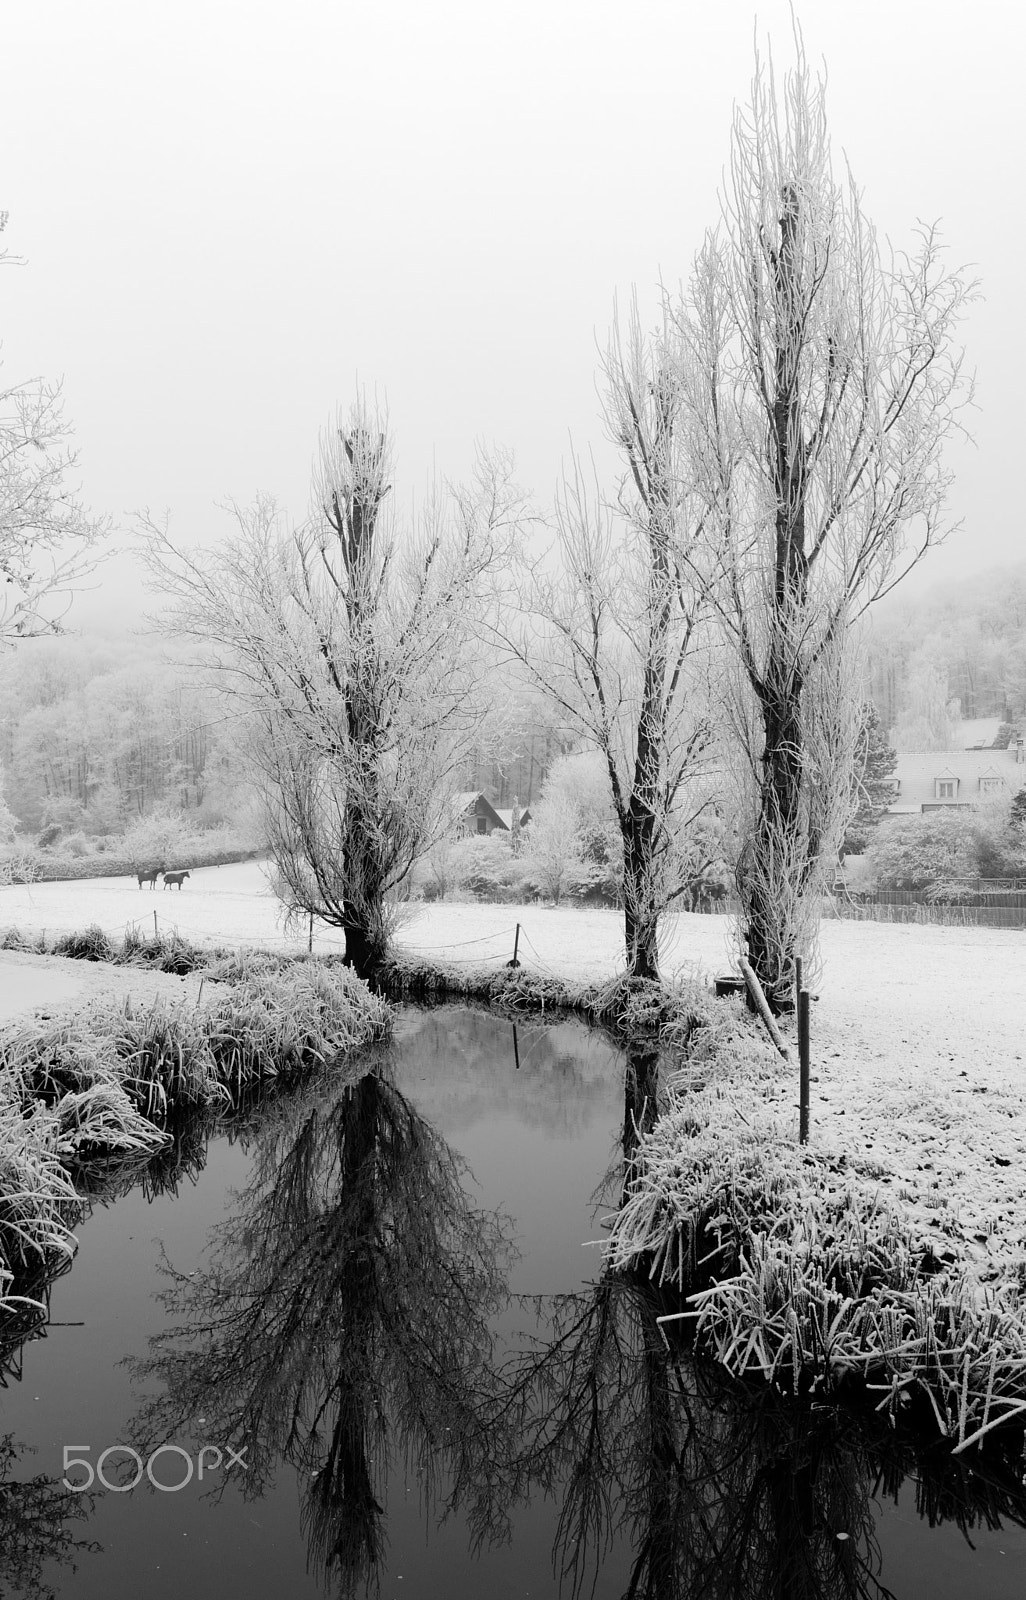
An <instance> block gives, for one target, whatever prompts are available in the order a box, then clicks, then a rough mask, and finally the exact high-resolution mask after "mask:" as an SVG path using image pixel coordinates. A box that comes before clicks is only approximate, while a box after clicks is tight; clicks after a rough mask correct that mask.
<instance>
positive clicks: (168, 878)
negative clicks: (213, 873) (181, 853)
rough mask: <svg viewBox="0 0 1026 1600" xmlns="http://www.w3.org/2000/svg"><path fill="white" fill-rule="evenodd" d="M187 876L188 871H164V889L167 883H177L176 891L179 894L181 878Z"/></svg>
mask: <svg viewBox="0 0 1026 1600" xmlns="http://www.w3.org/2000/svg"><path fill="white" fill-rule="evenodd" d="M189 876H190V874H189V873H188V872H165V874H164V888H165V889H166V888H167V886H168V884H169V883H177V885H178V892H179V894H180V893H181V891H182V879H183V878H188V877H189Z"/></svg>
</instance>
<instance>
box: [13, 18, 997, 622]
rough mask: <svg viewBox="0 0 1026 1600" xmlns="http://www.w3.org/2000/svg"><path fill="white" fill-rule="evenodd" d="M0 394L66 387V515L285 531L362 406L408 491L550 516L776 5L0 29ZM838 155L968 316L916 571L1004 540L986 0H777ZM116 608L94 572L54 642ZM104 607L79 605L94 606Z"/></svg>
mask: <svg viewBox="0 0 1026 1600" xmlns="http://www.w3.org/2000/svg"><path fill="white" fill-rule="evenodd" d="M4 10H5V14H4V20H3V67H2V72H3V85H4V87H3V95H2V99H0V119H2V142H0V152H2V154H0V209H6V210H7V211H9V213H10V217H9V221H8V226H7V231H6V233H5V235H4V240H3V242H4V243H5V244H6V246H7V248H8V249H9V250H10V251H13V252H16V253H17V254H18V255H20V256H22V257H24V258H25V265H23V266H19V267H14V268H12V267H5V268H4V269H3V270H2V271H0V337H2V340H3V359H4V373H3V379H4V382H6V383H7V384H10V383H13V382H17V381H19V380H21V379H23V378H28V377H31V376H34V375H36V374H41V375H45V376H48V377H58V376H63V379H64V384H65V395H66V409H67V413H68V415H69V417H70V419H71V420H72V421H73V423H74V425H75V429H76V434H77V443H78V446H79V449H80V474H81V484H82V490H83V494H84V497H85V499H86V500H87V502H88V503H89V504H90V505H91V506H92V507H93V508H94V509H95V510H97V511H108V512H111V513H113V514H114V515H115V516H116V517H118V518H119V519H121V520H122V521H124V522H125V523H126V524H130V522H131V513H132V512H133V510H134V509H135V508H138V507H142V506H146V505H148V506H150V507H151V508H153V509H155V510H160V511H163V510H164V509H165V508H166V509H167V510H168V511H169V512H170V514H171V522H172V527H173V528H174V529H176V530H177V531H178V532H179V533H181V534H183V535H188V536H190V537H192V536H195V537H203V538H211V539H212V538H215V537H216V536H217V535H218V533H221V532H224V531H225V528H226V523H225V519H224V516H223V513H222V512H220V511H219V510H218V509H217V506H216V502H218V501H223V500H224V499H226V498H228V497H234V498H235V499H237V500H240V501H247V500H249V499H250V498H251V497H252V496H253V495H254V494H255V493H256V492H257V491H258V490H261V491H267V492H270V493H273V494H276V495H277V496H278V497H279V498H280V500H281V501H282V502H283V503H285V504H286V505H288V506H289V507H290V508H291V509H292V510H293V511H294V512H295V513H296V514H297V515H301V514H302V513H303V512H304V510H305V508H306V501H307V483H308V478H309V470H310V463H311V458H312V454H313V450H314V447H315V444H316V439H317V434H318V430H319V429H320V428H321V427H322V426H323V425H324V423H325V422H326V420H327V418H328V416H329V414H330V413H331V412H332V411H333V409H334V408H335V406H336V405H337V404H338V403H340V402H341V403H348V401H349V400H350V399H351V398H352V396H353V394H354V392H355V389H356V385H357V382H359V383H361V384H363V385H364V386H366V388H367V389H368V390H370V391H373V390H374V389H377V391H378V392H379V394H381V395H383V396H387V399H388V404H389V411H390V415H391V419H392V422H393V425H394V428H395V432H396V436H397V447H398V455H399V462H400V469H401V477H402V481H403V483H404V484H405V485H406V489H407V492H408V493H410V494H412V493H414V492H415V491H417V490H418V489H419V488H420V487H422V486H423V485H424V483H425V482H426V480H427V477H428V475H429V473H430V472H431V470H432V467H433V466H434V467H435V468H437V470H438V471H439V472H440V473H443V474H450V475H457V476H458V475H459V474H461V473H463V472H465V471H466V470H467V468H468V465H469V463H470V460H471V457H472V453H473V446H474V441H475V439H478V438H480V439H484V440H490V441H491V440H494V441H497V442H500V443H502V444H505V445H507V446H509V447H510V448H511V449H512V450H513V451H514V452H515V454H516V456H517V460H518V469H519V477H520V479H521V481H522V482H523V483H524V484H525V486H527V487H528V488H529V489H531V490H532V491H533V492H534V493H535V494H536V495H537V496H538V497H539V498H540V499H541V500H543V501H547V500H548V499H549V498H550V496H551V492H552V488H553V485H554V482H555V479H556V477H557V474H558V472H559V468H560V462H561V459H563V458H565V456H566V454H567V450H568V444H569V440H570V438H571V436H572V437H573V440H574V442H575V443H576V444H578V445H580V446H586V445H587V444H588V442H589V439H591V438H594V437H599V436H600V431H601V430H600V424H599V422H598V420H597V399H596V391H595V366H596V341H597V340H598V341H599V342H600V343H601V342H604V339H605V334H606V329H607V327H608V324H609V320H610V314H611V309H612V303H613V298H614V294H616V293H617V292H619V293H620V294H621V295H623V294H624V293H625V292H629V290H630V287H631V286H632V285H635V284H636V285H637V286H638V289H639V292H640V294H641V297H642V302H643V304H644V303H646V300H647V301H648V303H654V286H655V284H656V282H657V281H658V279H659V278H660V276H661V277H662V278H663V279H665V280H667V281H670V282H676V281H677V280H678V279H679V278H680V277H682V276H684V275H686V273H687V271H688V268H689V264H690V261H691V258H692V256H693V254H694V252H695V250H696V248H697V247H698V245H699V243H700V241H701V237H702V234H703V231H704V230H705V228H706V227H707V226H708V225H709V224H710V223H712V222H714V221H715V219H716V216H717V211H718V200H717V194H718V189H719V186H720V183H721V180H722V175H723V171H724V167H725V164H726V162H727V159H728V153H729V134H730V122H731V110H732V105H733V103H734V101H735V100H738V99H741V100H743V99H745V98H746V96H747V92H748V84H749V80H750V77H751V70H752V60H753V38H754V30H755V28H756V26H757V27H758V31H759V35H760V37H761V38H762V39H765V38H766V37H767V36H769V37H770V38H772V40H773V41H774V49H775V53H776V54H777V57H778V59H779V60H780V61H781V62H785V61H786V60H787V59H789V55H790V50H791V43H790V17H789V9H788V6H787V4H786V3H784V0H769V3H764V4H762V5H760V7H759V11H758V18H757V22H756V15H755V12H754V10H753V9H752V8H751V7H750V6H749V5H748V4H744V3H739V0H721V3H720V4H719V5H710V4H708V3H703V4H702V5H698V4H696V3H694V0H620V3H617V4H615V5H614V4H610V3H608V0H518V3H517V4H515V5H508V6H502V7H499V6H498V5H494V4H489V3H488V0H363V3H361V4H360V5H354V4H352V3H351V0H289V3H288V4H285V3H284V0H279V3H278V4H266V3H261V0H245V3H241V0H240V3H234V0H174V3H172V4H167V5H164V6H161V7H159V8H158V7H157V6H155V5H152V4H147V3H146V0H86V3H83V0H46V3H45V4H40V3H36V4H26V5H19V6H13V5H8V6H6V7H5V8H4ZM798 16H799V19H800V21H801V23H802V26H803V29H804V33H805V41H806V50H807V53H808V56H809V58H810V61H812V62H814V63H815V62H818V61H820V60H821V59H825V62H826V66H827V70H828V81H829V92H828V102H827V109H828V116H829V121H830V127H831V131H832V138H833V145H834V153H835V160H836V161H837V162H839V161H840V159H841V157H842V155H846V156H847V158H848V161H849V163H850V165H851V167H852V170H853V172H854V174H855V177H856V179H857V181H858V183H859V185H860V186H861V188H862V190H863V194H864V204H865V209H866V211H867V213H868V215H869V216H870V217H871V218H872V219H873V221H874V222H875V223H876V224H877V226H878V228H879V230H880V232H881V233H882V234H885V235H886V236H888V237H889V238H890V240H891V241H892V242H893V243H894V244H895V245H898V246H903V245H909V244H911V243H912V242H913V235H912V229H913V227H914V224H915V222H916V220H917V219H923V220H926V221H933V220H935V219H938V218H939V219H940V220H941V224H942V230H943V234H944V237H945V239H946V241H947V242H948V244H949V246H950V260H951V261H952V262H953V263H961V262H970V263H972V264H973V268H974V271H975V273H977V274H978V275H979V277H980V278H981V280H982V288H983V292H984V295H985V299H983V300H981V301H980V302H979V303H978V304H977V305H976V306H975V307H974V308H973V310H972V313H971V315H970V318H969V319H968V321H967V322H966V324H965V326H964V338H965V343H966V345H967V349H968V359H969V363H970V365H971V366H973V367H974V368H975V369H976V372H977V388H978V395H977V399H978V407H979V409H978V411H977V413H976V414H975V416H974V417H973V419H972V427H973V430H974V433H975V437H976V447H975V448H974V449H969V448H967V447H956V448H953V449H952V450H951V453H950V461H951V465H952V467H953V468H954V470H955V472H956V474H957V481H956V486H955V490H954V493H953V496H952V509H953V511H954V513H955V514H956V515H958V516H960V517H963V518H964V519H965V529H964V532H962V533H961V534H958V535H955V536H954V537H953V538H952V540H951V542H950V545H949V548H948V549H946V550H945V551H942V552H938V553H937V554H936V555H935V556H934V557H932V558H931V560H930V562H929V571H928V573H924V576H927V577H932V578H933V580H934V581H937V580H941V579H945V578H947V577H949V576H952V575H955V574H957V573H959V572H964V571H966V570H970V569H979V568H981V567H984V566H988V565H993V564H996V563H1000V562H1003V561H1011V560H1018V559H1020V558H1021V557H1024V556H1026V547H1024V546H1023V541H1022V531H1023V516H1022V509H1021V507H1022V485H1021V478H1022V457H1023V444H1022V438H1023V423H1024V416H1023V411H1024V408H1023V404H1022V393H1023V378H1024V373H1026V337H1024V331H1023V330H1024V316H1023V296H1024V289H1023V285H1024V283H1026V271H1024V248H1023V246H1024V238H1023V233H1024V212H1023V207H1022V204H1021V199H1020V191H1021V174H1022V154H1023V151H1022V143H1023V135H1022V112H1021V106H1022V84H1021V71H1022V58H1023V52H1022V46H1023V42H1024V34H1026V25H1024V23H1023V20H1022V19H1023V12H1022V8H1021V6H1019V5H1013V4H1012V3H1011V0H1005V3H996V0H978V3H977V4H974V5H971V6H970V5H966V4H965V3H964V0H963V3H961V4H959V5H955V4H953V3H951V0H861V3H860V4H859V5H858V6H855V5H853V4H839V3H838V0H806V3H805V4H803V5H800V6H799V7H798ZM127 593H129V590H128V587H127V572H126V569H125V562H124V558H122V564H121V569H120V574H119V572H115V571H109V572H108V574H107V577H106V579H105V583H104V588H103V590H102V591H101V592H100V594H98V595H96V596H93V597H92V598H91V599H90V600H88V601H86V602H85V603H83V604H81V605H80V606H79V607H78V610H77V612H76V614H75V615H77V617H78V619H79V621H80V622H82V623H86V622H89V621H93V620H95V618H96V617H97V616H99V615H102V614H103V612H102V607H103V605H104V603H106V605H107V606H108V607H109V606H110V604H111V602H112V601H113V600H115V599H116V600H117V601H118V603H119V605H120V607H121V613H123V610H124V597H125V595H126V594H127ZM104 594H105V595H106V602H105V601H104Z"/></svg>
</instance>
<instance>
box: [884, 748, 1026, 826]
mask: <svg viewBox="0 0 1026 1600" xmlns="http://www.w3.org/2000/svg"><path fill="white" fill-rule="evenodd" d="M892 776H893V777H895V778H896V779H897V780H898V792H897V794H896V795H895V797H894V801H893V804H891V805H890V806H888V808H887V810H888V814H889V815H892V816H900V815H907V814H908V813H909V812H913V811H921V810H922V808H923V805H924V804H926V805H930V806H960V805H961V806H964V805H975V804H976V803H977V802H978V801H979V800H980V798H981V789H980V780H981V779H982V778H1001V779H1003V780H1004V784H1005V791H1006V792H1007V794H1008V795H1013V794H1014V793H1015V792H1016V790H1017V789H1021V788H1023V787H1026V765H1023V764H1022V763H1021V762H1017V761H1016V759H1015V747H1014V746H1013V747H1012V748H1011V749H1010V750H994V749H988V750H931V751H928V752H926V753H925V754H924V753H922V752H918V753H916V754H914V755H899V757H898V760H897V763H896V764H895V768H894V772H893V774H892ZM938 778H942V779H946V780H948V781H950V780H951V779H952V778H956V779H957V780H958V786H957V789H956V793H955V797H954V799H951V800H948V799H939V798H938V795H937V779H938Z"/></svg>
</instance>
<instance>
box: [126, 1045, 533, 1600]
mask: <svg viewBox="0 0 1026 1600" xmlns="http://www.w3.org/2000/svg"><path fill="white" fill-rule="evenodd" d="M461 1178H462V1166H461V1163H460V1160H459V1157H458V1156H456V1155H455V1153H454V1152H453V1151H451V1150H450V1149H449V1147H448V1146H447V1145H446V1144H445V1142H444V1140H443V1139H441V1138H440V1136H439V1135H438V1134H437V1133H436V1132H435V1131H434V1130H433V1129H432V1128H431V1127H430V1126H429V1125H428V1124H427V1123H426V1122H425V1121H424V1120H423V1119H422V1118H421V1117H420V1116H419V1115H418V1114H417V1112H416V1111H415V1110H414V1108H413V1107H412V1106H411V1105H410V1103H409V1101H408V1100H407V1099H406V1098H405V1097H404V1096H403V1095H402V1094H401V1093H400V1091H399V1090H398V1089H397V1088H396V1087H395V1085H394V1083H392V1082H391V1081H390V1080H389V1078H388V1077H386V1076H384V1075H382V1074H381V1073H379V1072H374V1071H368V1072H367V1073H366V1075H365V1076H363V1077H361V1078H359V1080H358V1081H355V1082H351V1083H349V1084H348V1085H347V1086H346V1087H345V1088H342V1089H341V1090H338V1091H336V1092H335V1093H334V1094H333V1095H332V1097H331V1098H329V1099H326V1100H324V1101H322V1102H321V1103H319V1104H313V1105H310V1104H308V1105H307V1106H306V1107H305V1109H303V1110H301V1111H300V1112H298V1113H297V1112H293V1113H291V1114H288V1113H285V1114H282V1115H280V1117H279V1122H278V1125H277V1127H276V1128H275V1129H274V1130H273V1132H272V1134H271V1136H270V1137H266V1136H265V1137H264V1138H263V1140H262V1147H261V1150H260V1153H259V1156H258V1160H257V1166H256V1172H255V1176H254V1178H253V1180H252V1182H251V1183H250V1185H249V1187H248V1188H247V1189H246V1190H245V1191H244V1193H243V1194H242V1196H241V1197H240V1203H239V1206H238V1209H237V1211H236V1213H235V1214H234V1215H233V1216H230V1217H229V1218H228V1219H227V1220H226V1221H225V1222H223V1223H222V1224H221V1225H220V1226H219V1227H217V1228H216V1229H215V1230H214V1234H213V1237H212V1244H211V1248H210V1250H209V1252H208V1257H207V1265H206V1267H205V1269H204V1270H203V1271H202V1272H201V1273H199V1274H198V1275H196V1276H195V1277H190V1278H185V1277H182V1276H180V1275H177V1274H172V1276H173V1278H174V1283H173V1287H172V1288H171V1289H170V1290H169V1291H168V1292H167V1294H166V1296H165V1300H166V1302H167V1305H168V1307H169V1310H170V1311H171V1314H172V1315H173V1316H178V1317H179V1318H183V1317H184V1318H187V1321H186V1322H185V1324H184V1325H183V1326H181V1327H179V1328H176V1329H172V1330H171V1331H169V1332H168V1333H166V1334H162V1335H160V1336H159V1337H158V1338H157V1339H156V1340H155V1341H154V1342H153V1346H152V1350H151V1355H150V1357H149V1358H148V1359H147V1360H145V1361H142V1362H139V1363H137V1370H138V1372H139V1374H140V1375H141V1376H142V1377H144V1378H148V1379H152V1378H159V1379H161V1380H162V1382H163V1385H164V1390H163V1393H161V1394H160V1395H159V1396H158V1397H157V1398H156V1399H155V1400H154V1401H153V1402H152V1403H150V1404H149V1405H148V1406H147V1407H146V1408H145V1410H144V1411H143V1413H142V1415H141V1418H140V1427H139V1430H138V1432H139V1436H140V1438H141V1439H142V1442H143V1444H144V1445H145V1447H146V1448H147V1449H149V1448H153V1446H154V1445H155V1444H156V1443H157V1442H158V1441H159V1442H164V1441H171V1440H178V1439H180V1438H181V1437H182V1436H183V1432H186V1431H187V1432H189V1433H190V1434H191V1435H192V1436H193V1437H198V1436H200V1434H202V1437H203V1438H205V1439H217V1440H218V1442H219V1443H221V1442H222V1441H224V1442H226V1443H228V1444H230V1445H231V1446H232V1447H233V1448H234V1449H236V1450H238V1449H240V1448H241V1447H242V1446H243V1445H245V1446H246V1447H247V1449H248V1455H247V1462H248V1467H249V1470H248V1473H247V1476H246V1480H245V1487H246V1491H247V1493H249V1494H254V1493H256V1494H259V1493H261V1492H262V1490H263V1489H264V1487H265V1486H266V1484H267V1482H268V1480H269V1478H270V1477H271V1475H272V1473H273V1471H274V1469H275V1467H276V1465H277V1462H278V1460H279V1459H281V1458H284V1459H285V1460H286V1461H288V1462H290V1463H292V1464H293V1465H294V1466H296V1467H297V1468H298V1469H299V1471H300V1474H301V1477H302V1479H304V1480H305V1487H304V1491H303V1520H304V1527H305V1531H306V1534H307V1537H308V1541H309V1556H310V1561H311V1563H314V1564H323V1566H324V1567H326V1568H327V1569H328V1570H329V1571H333V1572H335V1573H337V1574H338V1578H339V1582H340V1588H341V1590H342V1591H343V1592H352V1591H353V1590H355V1589H356V1588H358V1587H359V1585H360V1583H361V1582H363V1581H365V1580H369V1579H370V1578H372V1576H373V1575H374V1573H375V1571H376V1569H377V1568H378V1566H379V1564H380V1561H381V1558H382V1555H383V1550H384V1500H385V1484H386V1480H387V1477H388V1471H389V1467H390V1465H391V1463H392V1462H393V1461H394V1460H395V1459H396V1457H397V1456H399V1455H400V1454H401V1455H404V1456H405V1458H406V1460H407V1462H408V1463H411V1464H413V1465H414V1466H415V1467H416V1468H417V1469H418V1471H419V1472H420V1474H421V1482H422V1486H423V1492H424V1495H425V1498H426V1500H427V1502H428V1503H429V1504H430V1503H433V1502H434V1501H435V1499H436V1497H437V1491H438V1487H439V1481H440V1476H441V1474H442V1473H445V1474H446V1475H447V1480H448V1483H447V1490H446V1493H447V1503H452V1504H457V1503H459V1502H460V1501H461V1499H462V1498H463V1497H464V1495H465V1494H469V1493H471V1491H473V1493H474V1494H475V1495H476V1497H477V1499H476V1502H475V1504H474V1505H472V1506H471V1508H470V1510H471V1515H472V1517H473V1516H474V1514H475V1512H476V1511H477V1510H483V1511H484V1513H485V1514H486V1515H487V1511H488V1507H489V1504H490V1502H491V1501H492V1500H493V1499H494V1497H493V1496H490V1494H489V1485H490V1482H491V1477H492V1469H491V1453H492V1450H493V1448H494V1444H495V1441H494V1440H493V1439H492V1438H490V1437H488V1436H487V1435H486V1434H485V1433H484V1432H483V1427H484V1422H485V1419H486V1418H488V1417H489V1416H491V1415H492V1414H493V1413H494V1412H495V1411H496V1409H497V1406H496V1387H497V1383H498V1378H497V1366H496V1359H495V1350H494V1332H493V1327H492V1320H493V1319H494V1317H495V1316H496V1314H497V1313H498V1311H499V1310H500V1309H501V1307H502V1305H503V1303H504V1301H505V1298H506V1278H505V1270H504V1269H505V1267H506V1265H507V1262H508V1259H509V1257H510V1254H511V1248H510V1245H509V1243H508V1232H509V1229H508V1225H505V1224H504V1223H503V1220H502V1219H501V1217H499V1216H497V1215H496V1214H494V1213H487V1212H483V1211H480V1210H477V1209H475V1208H474V1207H473V1205H472V1204H471V1203H470V1201H469V1200H468V1199H467V1197H466V1194H465V1192H464V1189H463V1185H462V1182H461ZM200 1417H202V1418H204V1428H203V1429H202V1430H201V1429H200V1427H199V1423H198V1419H199V1418H200ZM500 1453H501V1452H500ZM483 1532H484V1529H483V1528H482V1533H483Z"/></svg>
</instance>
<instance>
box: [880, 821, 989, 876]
mask: <svg viewBox="0 0 1026 1600" xmlns="http://www.w3.org/2000/svg"><path fill="white" fill-rule="evenodd" d="M867 854H868V858H869V867H870V871H871V873H872V876H873V880H874V882H875V883H876V885H877V887H878V888H880V889H923V888H925V887H926V885H927V884H928V883H936V882H938V881H941V880H951V879H953V878H972V877H975V876H976V844H975V835H974V823H973V818H972V813H971V812H969V811H927V812H924V813H923V814H922V815H921V816H918V817H907V818H904V817H903V818H901V819H900V820H894V821H892V822H887V823H884V824H882V825H881V827H880V829H879V831H878V833H877V835H876V838H875V839H874V840H873V842H872V844H871V846H870V848H869V850H868V852H867Z"/></svg>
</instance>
